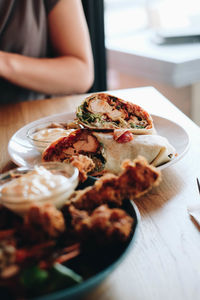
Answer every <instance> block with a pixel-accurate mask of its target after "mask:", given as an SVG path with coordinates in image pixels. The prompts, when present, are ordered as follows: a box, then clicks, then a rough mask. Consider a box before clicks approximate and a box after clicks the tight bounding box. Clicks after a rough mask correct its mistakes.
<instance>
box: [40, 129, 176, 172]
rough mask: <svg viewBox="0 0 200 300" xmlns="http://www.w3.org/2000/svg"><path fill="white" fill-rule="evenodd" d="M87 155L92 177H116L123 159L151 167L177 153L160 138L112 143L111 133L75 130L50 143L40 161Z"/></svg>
mask: <svg viewBox="0 0 200 300" xmlns="http://www.w3.org/2000/svg"><path fill="white" fill-rule="evenodd" d="M79 154H82V155H87V156H88V157H90V158H91V159H92V160H93V162H94V164H95V169H94V170H93V173H92V175H95V174H102V173H104V172H107V171H109V172H112V173H114V174H118V173H119V172H120V170H121V164H122V162H123V161H124V160H125V159H130V160H134V159H135V158H137V157H138V156H139V155H141V156H143V157H145V158H146V159H147V161H148V163H150V164H152V165H153V166H159V165H161V164H164V163H166V162H168V161H170V160H172V159H173V158H174V157H175V154H176V150H175V149H174V147H173V146H172V145H171V144H170V143H169V142H168V140H167V139H166V138H165V137H162V136H159V135H133V136H132V139H131V140H129V141H126V140H125V141H123V142H119V141H117V140H115V138H114V133H112V132H111V133H102V132H93V131H91V130H88V129H78V130H76V131H74V132H72V133H71V134H70V135H69V136H68V137H62V138H60V139H58V140H57V141H55V142H54V143H52V144H51V145H50V146H49V147H48V148H47V149H46V150H45V151H44V152H43V156H42V159H43V161H61V162H63V161H69V159H70V158H71V156H74V155H79Z"/></svg>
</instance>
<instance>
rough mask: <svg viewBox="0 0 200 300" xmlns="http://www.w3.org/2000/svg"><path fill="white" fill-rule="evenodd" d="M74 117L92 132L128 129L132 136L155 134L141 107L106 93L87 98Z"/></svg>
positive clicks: (146, 113) (151, 121)
mask: <svg viewBox="0 0 200 300" xmlns="http://www.w3.org/2000/svg"><path fill="white" fill-rule="evenodd" d="M76 116H77V118H78V121H79V122H80V123H81V124H82V125H83V126H84V127H86V128H90V129H92V130H98V131H100V130H114V129H122V128H128V129H129V130H130V131H131V132H133V133H134V134H152V133H154V132H155V128H154V125H153V120H152V118H151V116H150V115H149V113H148V112H147V111H145V110H144V109H143V108H142V107H140V106H139V105H136V104H134V103H132V102H128V101H124V100H122V99H120V98H118V97H115V96H112V95H109V94H106V93H97V94H93V95H91V96H89V97H87V98H86V99H85V100H84V101H83V103H82V104H81V105H80V106H79V107H78V108H77V112H76Z"/></svg>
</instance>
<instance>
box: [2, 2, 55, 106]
mask: <svg viewBox="0 0 200 300" xmlns="http://www.w3.org/2000/svg"><path fill="white" fill-rule="evenodd" d="M58 1H59V0H57V1H56V0H49V1H48V0H46V1H45V0H1V1H0V51H6V52H12V53H18V54H22V55H25V56H30V57H38V58H42V57H48V56H50V53H51V49H50V48H51V47H50V44H49V43H48V29H47V28H48V24H47V16H48V11H49V10H50V7H53V5H55V3H57V2H58ZM48 5H49V6H48ZM43 96H44V95H42V94H39V93H37V92H34V91H29V90H26V89H23V88H21V87H18V86H15V85H13V84H11V83H10V82H8V81H6V80H4V79H0V103H1V102H4V103H5V102H12V101H13V102H16V101H23V100H29V99H37V98H42V97H43Z"/></svg>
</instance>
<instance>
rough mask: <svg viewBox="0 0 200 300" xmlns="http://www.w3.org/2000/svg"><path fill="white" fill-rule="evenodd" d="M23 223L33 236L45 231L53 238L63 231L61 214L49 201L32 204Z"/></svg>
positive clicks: (63, 221) (63, 224) (63, 223)
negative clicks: (42, 203) (41, 203)
mask: <svg viewBox="0 0 200 300" xmlns="http://www.w3.org/2000/svg"><path fill="white" fill-rule="evenodd" d="M24 225H25V228H26V230H28V231H30V232H31V233H32V234H33V235H34V236H35V235H36V236H37V235H40V234H42V233H45V234H47V236H49V237H52V238H55V237H57V236H59V235H60V234H61V233H63V232H64V231H65V220H64V217H63V214H62V213H61V212H60V211H59V210H57V209H56V207H55V206H54V205H52V204H51V203H45V204H44V205H37V204H34V205H33V206H32V207H31V208H30V209H29V211H28V213H27V215H26V216H25V219H24Z"/></svg>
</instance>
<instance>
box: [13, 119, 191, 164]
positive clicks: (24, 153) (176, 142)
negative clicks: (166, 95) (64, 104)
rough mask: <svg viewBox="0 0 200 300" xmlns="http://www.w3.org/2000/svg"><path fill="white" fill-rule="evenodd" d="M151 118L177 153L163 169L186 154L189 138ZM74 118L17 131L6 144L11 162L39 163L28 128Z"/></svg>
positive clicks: (167, 122) (173, 125)
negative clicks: (29, 137)
mask: <svg viewBox="0 0 200 300" xmlns="http://www.w3.org/2000/svg"><path fill="white" fill-rule="evenodd" d="M151 116H152V118H153V121H154V125H155V128H156V131H157V133H158V134H159V135H161V136H164V137H166V138H167V139H168V141H169V142H170V143H171V144H172V145H173V146H174V148H175V149H176V151H177V153H178V156H177V157H176V158H174V159H173V160H171V161H170V162H168V163H165V164H163V165H162V166H159V167H158V169H164V168H166V167H168V166H171V165H172V164H174V163H176V162H177V161H178V160H179V159H181V158H182V157H183V156H184V155H185V154H186V152H187V150H188V148H189V136H188V134H187V132H186V131H185V129H184V128H183V127H181V126H180V125H178V124H177V123H175V122H172V121H171V120H168V119H165V118H162V117H159V116H156V115H151ZM74 118H75V114H74V113H63V114H56V115H51V116H48V117H45V118H42V119H39V120H36V121H34V122H31V123H29V124H27V125H26V126H24V127H22V128H21V129H19V130H18V131H17V132H16V133H15V134H14V135H13V136H12V137H11V139H10V141H9V143H8V153H9V155H10V157H11V159H12V161H13V162H14V163H15V164H17V165H18V166H30V165H33V164H36V163H38V162H41V154H40V153H39V152H38V151H37V150H36V149H35V148H34V147H33V145H32V144H31V143H30V142H29V140H28V138H27V136H26V135H27V131H28V129H29V128H30V127H33V126H35V125H39V124H41V123H45V122H51V121H52V122H69V121H72V120H74Z"/></svg>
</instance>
